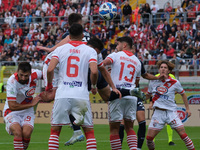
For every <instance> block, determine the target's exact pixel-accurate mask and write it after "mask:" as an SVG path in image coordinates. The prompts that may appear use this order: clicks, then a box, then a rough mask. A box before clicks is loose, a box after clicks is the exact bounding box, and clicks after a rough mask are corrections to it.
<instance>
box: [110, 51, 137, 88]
mask: <svg viewBox="0 0 200 150" xmlns="http://www.w3.org/2000/svg"><path fill="white" fill-rule="evenodd" d="M106 59H110V61H111V63H112V64H111V78H112V81H113V83H114V84H115V86H116V87H117V88H125V89H133V88H135V86H136V85H135V81H136V78H140V76H141V62H140V61H139V59H138V58H137V57H136V56H135V55H134V54H133V53H131V52H130V51H120V52H117V53H112V54H110V55H108V56H107V58H106Z"/></svg>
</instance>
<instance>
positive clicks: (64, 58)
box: [52, 41, 97, 99]
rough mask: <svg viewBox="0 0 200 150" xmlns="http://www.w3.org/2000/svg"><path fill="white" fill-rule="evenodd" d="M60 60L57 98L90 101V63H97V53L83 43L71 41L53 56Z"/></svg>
mask: <svg viewBox="0 0 200 150" xmlns="http://www.w3.org/2000/svg"><path fill="white" fill-rule="evenodd" d="M52 58H56V59H58V61H59V63H58V65H59V83H58V89H57V91H56V96H55V99H57V98H80V99H89V92H88V90H87V86H88V85H87V79H88V69H89V63H91V62H97V53H96V51H95V50H94V49H93V48H91V47H89V46H87V45H85V43H84V42H81V41H70V42H69V43H67V44H65V45H63V46H60V47H58V48H57V49H56V50H55V51H54V53H53V54H52Z"/></svg>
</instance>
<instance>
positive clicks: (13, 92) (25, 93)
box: [3, 69, 42, 114]
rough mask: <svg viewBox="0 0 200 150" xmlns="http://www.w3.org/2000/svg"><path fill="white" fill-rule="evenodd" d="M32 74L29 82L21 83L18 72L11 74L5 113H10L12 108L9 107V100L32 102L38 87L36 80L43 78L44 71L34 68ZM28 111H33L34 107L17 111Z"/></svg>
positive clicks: (22, 102) (23, 102)
mask: <svg viewBox="0 0 200 150" xmlns="http://www.w3.org/2000/svg"><path fill="white" fill-rule="evenodd" d="M31 72H32V73H31V75H30V77H29V81H28V84H20V83H19V82H18V81H19V80H18V75H17V73H15V74H13V75H11V76H10V78H9V79H8V81H7V86H6V93H7V98H6V102H5V105H4V110H3V112H4V114H5V112H6V114H7V113H10V112H11V110H10V109H9V105H8V101H16V102H17V103H19V104H28V103H31V101H32V99H33V95H34V94H35V89H36V81H37V80H38V79H41V78H42V71H40V70H37V69H32V71H31ZM22 111H23V112H27V111H33V107H31V108H28V109H24V110H19V111H15V112H22Z"/></svg>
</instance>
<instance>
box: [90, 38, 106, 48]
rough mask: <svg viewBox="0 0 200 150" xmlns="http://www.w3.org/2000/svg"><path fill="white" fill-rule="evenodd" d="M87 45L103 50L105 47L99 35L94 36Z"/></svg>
mask: <svg viewBox="0 0 200 150" xmlns="http://www.w3.org/2000/svg"><path fill="white" fill-rule="evenodd" d="M87 45H90V46H91V47H92V48H97V49H98V50H100V51H102V50H103V49H104V45H103V43H102V41H101V40H100V39H98V38H97V37H92V38H91V39H90V40H89V41H88V42H87Z"/></svg>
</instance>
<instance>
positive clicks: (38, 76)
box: [31, 69, 43, 79]
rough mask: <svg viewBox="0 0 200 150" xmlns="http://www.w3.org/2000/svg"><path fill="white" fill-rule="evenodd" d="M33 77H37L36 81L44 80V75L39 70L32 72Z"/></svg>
mask: <svg viewBox="0 0 200 150" xmlns="http://www.w3.org/2000/svg"><path fill="white" fill-rule="evenodd" d="M31 75H32V76H33V75H35V77H34V78H35V79H42V77H43V75H42V71H41V70H38V69H34V70H33V71H32V74H31Z"/></svg>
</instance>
